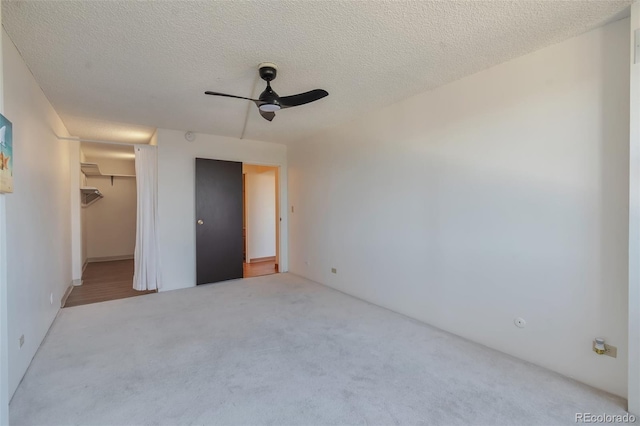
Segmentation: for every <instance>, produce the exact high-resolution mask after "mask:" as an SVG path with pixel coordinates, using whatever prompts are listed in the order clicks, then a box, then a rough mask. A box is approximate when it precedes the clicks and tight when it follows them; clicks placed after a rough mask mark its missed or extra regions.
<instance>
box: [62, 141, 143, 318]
mask: <svg viewBox="0 0 640 426" xmlns="http://www.w3.org/2000/svg"><path fill="white" fill-rule="evenodd" d="M80 161H81V163H80V170H81V171H80V176H78V177H77V179H80V193H81V195H80V197H81V200H80V201H81V206H82V207H81V212H80V223H81V230H80V234H81V246H82V250H81V251H82V264H83V268H82V283H81V285H78V286H74V287H73V289H72V290H71V293H70V294H69V296H68V297H67V298H66V301H65V305H64V306H65V307H70V306H78V305H86V304H90V303H97V302H105V301H108V300H115V299H123V298H127V297H133V296H139V295H142V294H148V293H151V292H155V291H144V292H142V291H136V290H134V289H133V270H134V261H133V255H134V250H135V242H136V216H137V195H136V171H135V170H136V169H135V153H134V146H133V145H125V144H118V145H115V144H105V143H89V142H82V143H81V144H80Z"/></svg>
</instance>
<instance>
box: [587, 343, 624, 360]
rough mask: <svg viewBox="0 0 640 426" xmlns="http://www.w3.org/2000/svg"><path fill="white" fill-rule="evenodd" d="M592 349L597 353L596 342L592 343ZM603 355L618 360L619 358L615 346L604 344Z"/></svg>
mask: <svg viewBox="0 0 640 426" xmlns="http://www.w3.org/2000/svg"><path fill="white" fill-rule="evenodd" d="M591 349H593V351H594V352H595V351H596V341H595V340H594V341H593V342H592V343H591ZM602 355H608V356H610V357H612V358H617V357H618V348H617V347H615V346H611V345H608V344H606V343H605V344H604V353H603V354H602Z"/></svg>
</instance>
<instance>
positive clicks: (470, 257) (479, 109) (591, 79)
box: [288, 20, 629, 396]
mask: <svg viewBox="0 0 640 426" xmlns="http://www.w3.org/2000/svg"><path fill="white" fill-rule="evenodd" d="M628 29H629V21H628V20H623V21H618V22H615V23H613V24H610V25H607V26H605V27H603V28H600V29H597V30H594V31H591V32H589V33H587V34H584V35H582V36H579V37H577V38H573V39H570V40H568V41H566V42H563V43H560V44H557V45H554V46H551V47H548V48H545V49H543V50H540V51H537V52H534V53H532V54H529V55H526V56H523V57H521V58H518V59H515V60H512V61H510V62H507V63H504V64H501V65H498V66H495V67H493V68H490V69H487V70H485V71H482V72H480V73H477V74H475V75H472V76H469V77H467V78H464V79H462V80H459V81H457V82H454V83H451V84H449V85H446V86H443V87H441V88H438V89H436V90H433V91H430V92H426V93H422V94H419V95H417V96H415V97H412V98H410V99H407V100H404V101H402V102H399V103H396V104H394V105H391V106H388V107H386V108H384V109H381V110H378V111H376V112H372V113H370V114H367V115H366V116H363V117H361V118H359V119H357V120H355V121H352V122H349V123H347V124H344V125H342V126H339V127H337V128H335V129H332V130H329V131H327V132H324V133H322V134H319V135H317V136H315V137H313V138H312V139H310V140H308V141H305V142H303V143H300V144H297V145H292V146H290V147H289V151H288V152H289V157H288V162H289V172H290V175H289V176H290V178H289V199H290V204H291V205H293V206H294V207H295V212H294V213H292V214H291V216H290V236H291V238H290V270H291V271H292V272H294V273H297V274H300V275H303V276H305V277H308V278H311V279H313V280H316V281H319V282H321V283H324V284H327V285H329V286H331V287H335V288H337V289H339V290H341V291H344V292H346V293H349V294H352V295H355V296H357V297H360V298H362V299H365V300H367V301H370V302H372V303H375V304H378V305H381V306H385V307H387V308H389V309H392V310H394V311H397V312H401V313H403V314H406V315H408V316H411V317H413V318H416V319H419V320H421V321H424V322H426V323H429V324H432V325H434V326H436V327H440V328H442V329H444V330H447V331H450V332H452V333H455V334H457V335H460V336H463V337H465V338H468V339H471V340H473V341H476V342H480V343H482V344H485V345H487V346H490V347H492V348H495V349H498V350H500V351H503V352H506V353H509V354H512V355H515V356H517V357H519V358H522V359H525V360H528V361H531V362H533V363H536V364H539V365H542V366H545V367H547V368H550V369H552V370H555V371H558V372H560V373H563V374H565V375H567V376H570V377H574V378H576V379H578V380H580V381H583V382H586V383H588V384H590V385H593V386H595V387H598V388H602V389H605V390H607V391H610V392H613V393H615V394H617V395H621V396H625V395H626V393H627V376H626V367H627V231H628V227H627V217H628V214H627V195H628V170H629V168H628V159H629V157H628V146H627V144H628V138H629V109H628V108H629V68H628V61H629V37H628V35H629V33H628V31H629V30H628ZM332 267H335V268H337V274H332V273H331V272H330V268H332ZM516 317H523V318H524V319H525V320H526V321H527V327H526V328H524V329H520V328H517V327H515V326H514V318H516ZM596 336H602V337H604V338H605V339H606V340H607V341H608V342H609V343H610V344H612V345H615V346H617V347H618V358H616V359H614V358H610V357H606V356H598V355H596V354H595V353H594V352H592V350H591V341H592V339H593V338H594V337H596Z"/></svg>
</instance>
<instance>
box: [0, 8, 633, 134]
mask: <svg viewBox="0 0 640 426" xmlns="http://www.w3.org/2000/svg"><path fill="white" fill-rule="evenodd" d="M630 3H631V0H608V1H581V0H570V1H542V0H541V1H421V2H395V1H394V2H379V1H369V2H364V1H330V2H329V1H276V0H273V1H272V0H256V1H252V2H239V1H219V2H214V1H208V2H180V1H170V2H158V1H155V2H134V1H103V2H92V1H81V2H65V1H39V2H23V1H3V2H2V8H3V9H2V19H3V25H4V27H5V29H6V30H7V32H8V34H9V36H10V37H11V39H12V40H13V41H14V43H15V44H16V46H17V47H18V49H19V51H20V52H21V54H22V55H23V57H24V58H25V60H26V62H27V64H28V66H29V67H30V69H31V70H32V72H33V74H34V75H35V77H36V79H37V80H38V82H39V83H40V85H41V86H42V88H43V90H44V92H45V94H46V95H47V96H48V98H49V99H50V101H51V102H52V104H53V105H54V107H55V108H56V110H57V111H58V112H59V113H60V115H61V117H62V119H63V121H64V122H65V123H66V124H67V125H68V126H69V130H70V131H71V133H72V134H74V135H76V136H80V137H88V136H87V135H88V134H91V135H95V136H96V137H97V136H98V133H96V131H95V130H91V124H90V123H89V124H82V122H81V120H80V118H87V119H90V120H99V121H101V122H104V121H107V122H111V121H113V122H117V123H130V124H135V125H138V126H147V127H162V128H171V129H182V130H187V129H189V130H194V131H197V132H204V133H213V134H219V135H225V136H234V137H240V136H241V135H242V134H243V128H244V124H245V118H246V115H247V111H248V112H249V116H248V122H247V125H246V130H245V131H244V137H245V138H248V139H257V140H266V141H273V142H291V141H295V140H298V139H301V138H304V137H306V136H309V135H310V134H313V133H315V132H318V131H319V130H321V129H323V128H326V127H332V126H335V125H338V124H340V123H342V122H345V121H349V120H351V119H354V118H355V117H356V116H358V115H360V114H363V113H365V112H367V111H369V110H372V109H375V108H379V107H381V106H384V105H387V104H390V103H393V102H396V101H399V100H401V99H404V98H406V97H409V96H411V95H414V94H416V93H419V92H422V91H425V90H428V89H431V88H434V87H437V86H440V85H442V84H445V83H447V82H450V81H453V80H456V79H458V78H461V77H463V76H465V75H469V74H472V73H474V72H477V71H479V70H481V69H484V68H487V67H489V66H492V65H495V64H498V63H500V62H504V61H506V60H509V59H512V58H515V57H517V56H520V55H523V54H525V53H528V52H531V51H534V50H536V49H539V48H541V47H544V46H547V45H550V44H553V43H555V42H559V41H561V40H564V39H566V38H569V37H572V36H575V35H578V34H580V33H583V32H585V31H587V30H590V29H592V28H595V27H596V26H598V25H601V24H602V23H603V22H606V21H609V20H612V19H615V18H616V17H619V16H621V13H625V9H626V8H627V7H628V5H629V4H630ZM263 61H273V62H275V63H277V64H278V66H279V72H278V78H277V79H276V80H275V82H274V84H273V87H274V89H275V90H276V91H277V92H278V93H279V94H280V95H281V96H285V95H290V94H295V93H298V92H303V91H307V90H310V89H315V88H321V89H325V90H327V91H328V92H329V93H330V95H329V97H328V98H325V99H322V100H320V101H318V102H316V103H313V104H309V105H306V106H301V107H298V108H291V109H287V110H285V111H281V112H279V113H277V117H276V118H275V120H274V121H273V122H271V123H269V122H267V121H265V120H263V119H262V118H261V117H260V116H259V114H258V112H257V110H256V108H255V106H254V105H253V104H250V105H247V103H248V102H246V101H241V100H237V99H227V98H216V97H212V96H206V95H204V94H203V92H204V91H205V90H213V91H221V92H226V93H232V94H236V95H240V96H254V97H256V96H257V95H258V94H259V93H260V92H261V91H262V89H263V87H264V84H263V82H262V81H260V82H258V77H257V67H256V66H257V64H258V63H259V62H263ZM248 106H250V107H251V108H250V109H249V110H248ZM120 129H121V130H122V128H120ZM108 130H109V129H104V128H103V132H106V133H100V134H101V135H103V136H100V138H109V139H115V140H121V139H122V138H121V137H119V136H118V135H111V136H110V135H109V133H108ZM133 130H134V131H135V130H140V127H134V128H133ZM147 130H148V131H149V129H147ZM98 132H99V131H98ZM85 133H86V134H85Z"/></svg>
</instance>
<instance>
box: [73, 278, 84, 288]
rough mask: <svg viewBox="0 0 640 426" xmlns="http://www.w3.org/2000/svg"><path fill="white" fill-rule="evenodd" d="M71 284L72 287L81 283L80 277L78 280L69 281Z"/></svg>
mask: <svg viewBox="0 0 640 426" xmlns="http://www.w3.org/2000/svg"><path fill="white" fill-rule="evenodd" d="M71 285H72V286H74V287H77V286H79V285H82V279H78V280H73V281H71Z"/></svg>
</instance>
